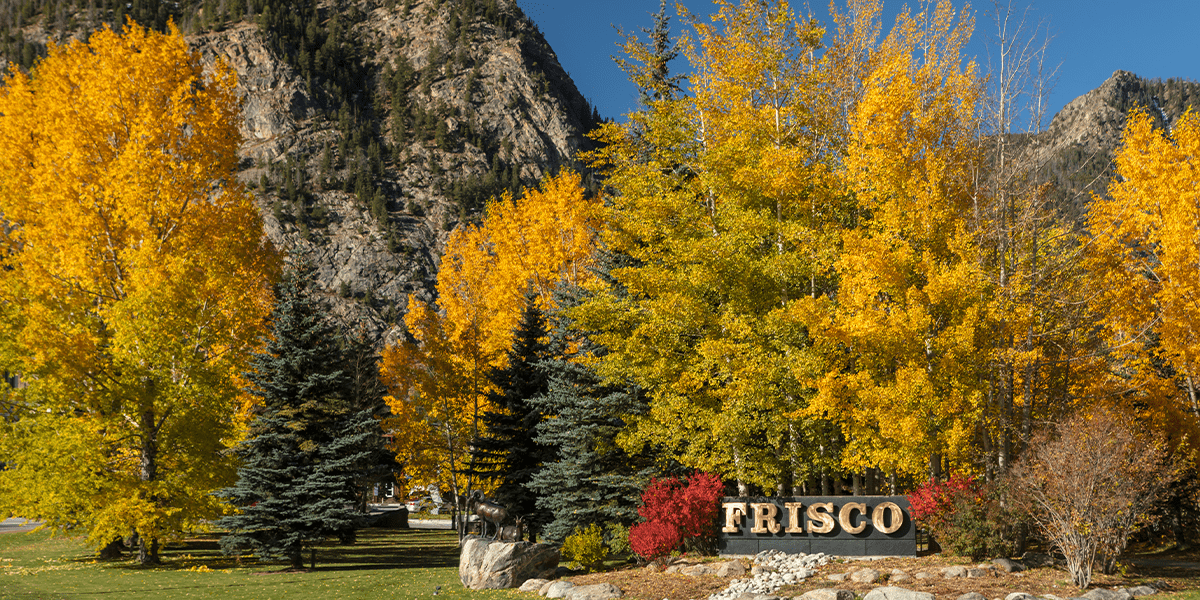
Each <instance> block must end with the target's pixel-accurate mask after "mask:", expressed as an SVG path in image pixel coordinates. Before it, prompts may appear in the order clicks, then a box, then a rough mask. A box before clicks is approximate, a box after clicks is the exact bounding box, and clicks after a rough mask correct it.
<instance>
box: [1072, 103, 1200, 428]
mask: <svg viewBox="0 0 1200 600" xmlns="http://www.w3.org/2000/svg"><path fill="white" fill-rule="evenodd" d="M1197 157H1200V117H1197V115H1196V113H1194V112H1188V113H1185V114H1184V116H1182V117H1181V118H1180V119H1179V120H1178V121H1177V122H1176V123H1175V125H1174V127H1173V128H1172V129H1171V131H1170V132H1161V131H1155V130H1154V127H1153V120H1152V119H1151V118H1150V117H1149V116H1148V115H1146V114H1144V113H1133V114H1131V115H1130V118H1129V121H1128V124H1127V126H1126V129H1125V134H1124V137H1123V141H1122V145H1121V148H1120V149H1119V150H1118V151H1117V157H1116V165H1117V175H1118V176H1117V178H1115V179H1114V181H1113V183H1112V184H1110V186H1109V195H1110V197H1109V198H1095V199H1094V200H1093V202H1092V206H1091V210H1090V212H1089V215H1088V230H1089V233H1090V236H1091V237H1090V240H1089V241H1090V243H1089V245H1088V248H1087V250H1088V270H1089V271H1090V272H1091V273H1092V274H1093V277H1094V278H1095V279H1096V283H1095V289H1094V293H1095V295H1094V297H1093V299H1092V305H1093V307H1094V310H1097V311H1100V312H1102V314H1104V315H1105V316H1106V319H1105V321H1104V328H1105V333H1106V334H1107V337H1108V339H1109V345H1110V348H1111V356H1110V361H1111V362H1112V374H1111V376H1110V377H1109V379H1108V381H1106V382H1105V385H1104V387H1105V388H1106V390H1107V391H1108V392H1110V393H1111V392H1119V393H1127V392H1133V394H1134V395H1135V397H1136V398H1137V399H1138V400H1139V402H1140V403H1143V404H1144V405H1145V406H1146V407H1147V411H1146V412H1147V414H1146V416H1148V417H1150V419H1151V421H1152V422H1153V424H1154V425H1155V426H1156V428H1161V429H1162V430H1164V431H1168V432H1171V433H1172V436H1173V438H1174V440H1173V442H1174V443H1177V442H1178V441H1179V440H1180V439H1182V438H1184V437H1187V438H1189V439H1194V438H1195V436H1196V435H1197V434H1198V433H1200V431H1197V422H1198V421H1200V398H1197V396H1198V394H1200V390H1198V389H1197V386H1198V385H1200V380H1198V378H1200V371H1198V370H1200V285H1198V282H1200V277H1198V275H1200V268H1198V267H1197V265H1200V189H1198V188H1197V182H1198V181H1200V158H1197Z"/></svg>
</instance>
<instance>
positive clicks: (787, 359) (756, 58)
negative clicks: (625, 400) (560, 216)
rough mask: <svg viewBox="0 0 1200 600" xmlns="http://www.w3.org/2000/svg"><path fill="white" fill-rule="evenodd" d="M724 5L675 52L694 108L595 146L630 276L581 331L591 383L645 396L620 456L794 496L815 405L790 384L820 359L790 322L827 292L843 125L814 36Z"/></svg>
mask: <svg viewBox="0 0 1200 600" xmlns="http://www.w3.org/2000/svg"><path fill="white" fill-rule="evenodd" d="M717 4H718V6H719V7H720V9H719V11H718V12H717V14H716V15H715V16H714V17H713V22H712V23H694V28H695V40H694V44H695V45H694V46H693V45H692V44H693V42H691V41H690V40H689V41H687V42H685V43H684V44H682V46H683V47H684V49H685V50H686V52H687V54H688V55H689V58H690V59H691V61H692V63H693V70H694V72H695V75H694V76H693V77H692V82H693V88H692V91H693V93H694V96H693V97H681V98H671V97H667V98H663V99H660V100H655V101H651V102H650V103H649V104H648V106H647V108H646V110H644V111H641V112H639V113H635V114H633V115H630V123H629V124H628V125H624V126H622V125H615V124H613V125H609V126H607V127H605V128H604V129H602V130H601V132H600V137H601V141H603V142H604V143H605V146H604V148H603V149H602V150H601V151H599V152H597V153H596V154H594V155H593V159H594V161H595V164H596V165H597V166H599V167H601V168H602V169H604V170H605V171H606V177H607V179H606V182H607V184H608V185H609V186H611V187H612V188H613V189H614V190H615V191H616V193H615V194H614V196H613V197H612V198H611V201H610V210H609V211H608V213H607V218H606V224H607V229H606V230H605V233H604V238H605V242H606V246H607V247H608V248H609V249H610V250H612V251H613V252H616V253H618V254H621V255H624V256H627V257H628V261H627V263H628V264H618V265H617V266H615V267H614V268H613V269H612V271H611V276H612V278H613V280H614V282H615V283H616V285H613V286H608V287H606V288H603V289H598V290H595V293H594V295H593V297H592V299H591V300H589V301H588V302H586V303H585V304H584V305H583V306H581V307H580V308H578V309H577V310H576V314H575V315H574V316H575V318H576V319H577V320H578V321H579V322H580V323H581V324H582V327H583V328H584V329H586V330H589V331H596V332H598V333H597V335H596V337H595V340H596V341H597V342H598V343H600V344H601V345H603V346H605V347H607V348H608V349H609V353H608V354H607V355H606V356H605V357H604V359H603V360H602V362H601V364H599V365H597V368H598V370H599V372H600V373H601V374H602V375H603V376H605V377H607V378H609V379H610V380H619V381H630V382H632V383H635V384H637V385H639V386H641V387H642V388H644V389H645V390H646V391H647V393H648V394H649V396H650V400H651V402H650V410H649V413H648V414H646V415H643V416H638V417H636V418H631V419H630V420H629V423H630V427H629V428H628V430H627V431H626V432H625V434H624V439H623V443H625V444H627V445H628V446H629V447H630V448H631V449H633V448H634V447H636V446H640V445H645V444H652V445H655V446H658V447H660V448H662V449H663V450H664V451H665V452H666V453H667V454H669V455H671V456H672V457H676V458H678V459H679V460H680V461H681V462H683V463H684V464H685V465H688V466H690V467H695V468H699V469H704V470H707V471H711V472H716V473H719V474H721V475H722V476H725V477H729V478H736V479H738V480H739V481H740V482H742V483H752V484H756V485H759V486H762V487H765V488H779V487H784V488H786V487H788V486H789V484H790V483H791V482H792V478H793V474H794V473H796V472H797V471H801V470H803V469H806V468H809V467H811V465H812V464H813V461H812V460H807V459H805V460H797V458H801V457H802V456H803V452H805V451H806V450H807V448H801V447H798V446H803V445H805V444H804V442H803V438H806V437H807V436H805V435H802V434H801V433H802V432H801V430H802V429H803V428H804V427H805V426H806V425H807V424H806V423H805V422H804V421H805V419H806V417H804V416H803V415H800V414H799V412H798V409H799V408H800V407H802V406H803V403H804V401H805V398H806V395H807V394H808V392H807V391H806V390H805V389H803V386H800V385H799V384H798V380H797V378H796V377H795V376H794V375H793V370H794V369H796V366H795V365H797V364H807V362H808V361H810V359H811V357H810V356H809V350H808V345H807V342H806V340H805V339H804V338H805V336H804V334H803V331H802V324H800V323H798V322H796V320H795V319H793V318H792V316H791V315H790V313H789V311H788V307H789V305H790V304H791V303H793V302H795V301H796V300H797V299H799V298H802V297H805V296H811V295H820V294H824V293H827V292H828V291H829V289H830V275H831V274H832V265H833V256H834V255H835V254H836V248H837V245H838V241H837V239H838V231H839V229H840V219H842V218H843V217H844V216H845V207H844V200H845V198H844V195H840V194H838V193H837V191H836V188H837V185H836V182H835V181H833V180H831V178H830V175H831V173H832V170H831V169H830V168H829V164H828V162H829V156H830V154H831V152H830V149H831V148H830V144H829V140H836V139H838V136H836V135H831V129H835V128H836V123H831V122H830V121H829V115H831V114H834V112H835V111H833V110H832V109H831V106H830V104H829V98H828V94H827V92H826V90H825V89H824V88H825V86H824V78H826V77H827V74H826V73H825V72H823V71H822V69H821V63H820V61H819V60H818V59H817V58H816V56H817V50H818V48H819V46H820V39H821V36H822V33H823V30H822V29H821V28H820V27H819V26H818V24H817V23H816V22H814V21H812V20H807V19H798V18H797V17H796V15H795V14H794V13H793V11H792V10H791V7H790V6H789V4H788V3H787V2H782V1H771V2H761V1H756V0H747V1H743V2H740V3H737V4H734V3H732V2H718V3H717ZM632 50H633V51H630V52H629V55H630V57H631V60H634V61H636V60H638V59H639V57H642V58H644V57H645V56H646V53H644V52H641V53H639V52H637V51H636V50H637V48H632ZM635 67H636V66H635ZM635 67H631V69H632V70H633V73H632V75H633V76H635V77H637V74H638V73H639V72H641V71H639V70H638V69H637V68H635ZM814 457H815V454H814ZM805 458H807V457H805ZM834 462H836V461H834Z"/></svg>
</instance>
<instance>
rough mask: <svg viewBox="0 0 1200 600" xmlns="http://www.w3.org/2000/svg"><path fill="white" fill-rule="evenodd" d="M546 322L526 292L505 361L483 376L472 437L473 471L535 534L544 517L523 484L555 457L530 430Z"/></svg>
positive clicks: (537, 417) (542, 387)
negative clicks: (484, 407) (485, 385)
mask: <svg viewBox="0 0 1200 600" xmlns="http://www.w3.org/2000/svg"><path fill="white" fill-rule="evenodd" d="M545 338H546V322H545V316H544V315H543V314H542V311H541V310H540V309H539V308H538V307H537V305H536V304H535V301H534V297H533V296H532V295H527V296H526V303H525V308H524V310H523V312H522V318H521V322H520V324H519V325H518V327H517V329H516V330H515V331H514V335H513V342H512V347H511V348H510V349H509V351H508V360H507V362H506V364H505V366H504V367H503V368H501V369H497V370H494V371H492V372H491V373H490V374H489V379H490V380H491V382H492V384H493V385H494V386H495V388H494V389H495V390H496V391H494V392H492V393H489V394H488V401H489V404H490V405H491V406H493V407H495V408H494V409H490V410H488V411H486V412H484V414H483V419H482V421H483V425H484V427H483V430H484V431H485V432H486V433H484V434H483V435H481V436H480V437H478V438H476V440H475V441H474V444H473V445H474V450H473V452H472V456H473V457H474V460H475V470H476V472H477V473H478V474H479V475H482V476H483V477H488V478H492V479H493V480H494V481H496V482H498V483H499V486H498V487H497V488H496V491H495V492H494V496H495V498H496V499H497V500H498V501H499V502H500V503H502V504H504V505H505V506H507V507H508V510H509V514H512V515H524V517H525V525H526V528H527V529H528V530H529V531H531V532H533V533H535V534H536V533H538V532H540V531H541V530H542V528H543V526H544V525H545V523H546V521H547V519H546V518H545V517H544V516H543V514H544V513H542V512H540V511H538V510H536V508H537V506H536V501H537V498H536V496H535V495H534V493H533V492H532V491H531V490H530V489H529V487H527V485H526V484H528V483H529V482H530V480H531V479H532V478H533V477H534V474H535V473H537V471H538V470H539V469H540V468H541V466H542V464H544V463H545V462H549V461H551V460H553V459H554V458H555V454H556V452H555V449H554V448H553V447H552V446H548V445H545V444H542V443H540V442H538V441H537V440H536V439H535V436H534V428H535V427H536V426H537V424H538V423H539V422H541V421H542V413H541V411H540V410H538V408H537V405H536V404H534V403H532V402H530V399H531V398H534V397H536V396H538V395H541V394H544V393H545V391H546V386H547V384H548V381H547V379H546V375H545V373H544V372H542V370H541V369H540V368H538V365H539V363H540V362H541V361H543V360H545V359H546V358H547V354H548V351H549V347H548V345H547V344H546V342H545Z"/></svg>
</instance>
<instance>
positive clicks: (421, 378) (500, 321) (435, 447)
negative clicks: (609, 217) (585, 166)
mask: <svg viewBox="0 0 1200 600" xmlns="http://www.w3.org/2000/svg"><path fill="white" fill-rule="evenodd" d="M598 216H599V205H598V199H596V198H587V197H585V194H584V189H583V186H582V185H581V179H580V177H579V175H578V174H576V173H574V172H571V171H563V172H562V173H560V174H559V175H557V176H554V177H551V178H548V179H547V180H546V181H545V182H543V185H542V187H541V188H540V189H526V190H525V194H524V195H523V196H522V197H521V198H520V199H517V198H514V197H512V196H511V195H509V194H505V195H504V196H503V197H501V198H498V199H496V200H495V201H494V202H492V204H490V205H489V206H488V208H487V212H486V214H485V216H484V219H483V221H482V223H480V224H479V225H464V226H463V227H460V228H459V229H457V230H455V231H454V233H452V234H451V235H450V239H449V241H448V242H447V244H446V252H445V254H444V255H443V257H442V265H441V269H440V270H439V273H438V283H437V290H438V305H439V306H440V307H441V309H442V310H441V312H438V311H437V310H435V309H434V307H432V306H430V305H427V304H425V303H424V302H421V301H420V300H417V299H416V298H413V297H410V298H409V310H408V314H407V315H406V317H405V324H406V325H407V326H408V331H409V333H410V335H411V336H412V339H411V340H408V341H404V342H401V343H399V344H397V345H395V346H391V347H389V348H387V349H385V350H384V353H383V366H382V371H383V376H384V378H385V380H386V381H387V383H388V386H389V389H390V390H391V396H390V397H389V399H388V402H389V404H390V405H391V406H392V412H393V414H394V415H395V416H394V417H393V418H392V419H391V420H390V421H389V423H388V427H390V428H391V429H392V431H393V434H394V438H395V439H396V440H397V441H396V450H397V455H398V458H399V460H400V462H401V464H402V465H403V468H402V470H403V473H404V474H405V475H407V476H408V477H410V480H409V482H410V484H411V485H424V484H430V483H436V484H438V485H441V486H443V487H444V488H448V489H451V490H453V491H454V492H455V493H462V492H463V491H464V490H469V489H471V488H472V486H474V485H475V482H474V481H473V479H471V477H469V476H468V475H467V473H468V472H469V471H470V469H468V468H466V467H467V466H469V464H468V463H469V461H470V454H469V452H468V446H469V443H470V441H471V439H472V438H474V437H476V436H478V435H479V433H480V432H479V420H480V416H481V415H482V414H483V413H484V411H485V410H487V409H488V408H489V407H488V406H487V405H486V399H487V394H488V392H489V391H490V384H489V382H488V377H487V376H488V373H489V371H491V370H492V369H495V368H498V367H501V366H503V361H504V360H505V351H506V350H507V349H508V348H509V346H511V344H512V332H513V329H514V328H516V326H517V323H518V321H519V319H520V316H521V308H522V306H523V305H522V298H523V296H524V294H525V292H526V291H527V290H529V289H532V290H533V291H534V292H535V294H536V296H537V298H538V301H539V302H540V303H541V306H543V307H548V306H550V303H551V296H552V294H553V291H554V288H555V286H556V285H557V284H558V283H559V282H567V283H571V284H575V285H579V284H581V283H583V282H584V281H586V280H587V279H589V278H590V277H591V276H592V273H591V265H592V262H593V254H594V251H595V236H596V231H597V230H598V222H597V220H596V219H597V218H598Z"/></svg>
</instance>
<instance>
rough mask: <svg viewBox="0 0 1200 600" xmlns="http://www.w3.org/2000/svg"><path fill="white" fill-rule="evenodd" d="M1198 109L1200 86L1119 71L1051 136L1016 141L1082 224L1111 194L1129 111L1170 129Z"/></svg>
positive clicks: (1058, 120)
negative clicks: (1096, 199) (1094, 200)
mask: <svg viewBox="0 0 1200 600" xmlns="http://www.w3.org/2000/svg"><path fill="white" fill-rule="evenodd" d="M1192 106H1197V107H1200V83H1196V82H1194V81H1186V80H1175V79H1168V80H1166V81H1162V80H1157V79H1154V80H1149V79H1143V78H1141V77H1138V76H1137V75H1135V74H1133V73H1130V72H1128V71H1116V72H1114V73H1113V74H1112V76H1111V77H1109V78H1108V79H1107V80H1106V81H1104V82H1103V83H1101V84H1100V86H1099V87H1097V88H1096V89H1094V90H1092V91H1090V92H1088V93H1086V94H1084V95H1082V96H1080V97H1078V98H1076V99H1074V100H1072V101H1071V102H1069V103H1067V105H1066V106H1064V107H1063V108H1062V110H1060V111H1059V112H1058V114H1056V115H1054V117H1053V118H1052V119H1051V120H1050V123H1049V125H1048V126H1047V127H1046V129H1045V131H1042V132H1040V133H1037V134H1036V135H1028V134H1022V135H1014V136H1012V137H1011V139H1012V141H1013V143H1014V146H1015V147H1016V148H1017V149H1018V155H1019V156H1020V157H1021V158H1023V159H1031V158H1032V159H1033V160H1036V161H1037V164H1039V165H1042V168H1041V169H1040V171H1041V172H1042V173H1043V174H1044V176H1046V177H1048V179H1049V180H1050V182H1051V183H1053V184H1054V189H1053V190H1052V191H1051V197H1052V199H1053V201H1054V202H1055V204H1056V205H1057V206H1058V209H1059V212H1060V214H1062V215H1063V216H1064V217H1066V218H1067V219H1070V220H1072V221H1075V222H1080V221H1081V220H1082V219H1083V218H1084V216H1085V215H1086V211H1087V204H1088V202H1090V199H1091V194H1092V193H1097V194H1101V195H1103V194H1105V193H1106V189H1107V185H1108V181H1109V179H1110V178H1111V175H1112V164H1111V163H1112V158H1113V156H1114V153H1115V151H1116V149H1117V148H1118V147H1119V146H1120V143H1121V134H1122V133H1123V132H1124V130H1125V121H1126V119H1127V115H1128V113H1129V111H1130V110H1140V111H1144V112H1146V113H1147V114H1148V115H1150V117H1151V118H1152V119H1153V120H1154V122H1155V125H1156V126H1157V127H1159V128H1170V127H1172V126H1173V125H1174V124H1175V122H1176V121H1177V120H1178V119H1179V117H1180V116H1182V115H1183V113H1184V112H1186V111H1187V109H1188V108H1189V107H1192Z"/></svg>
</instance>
